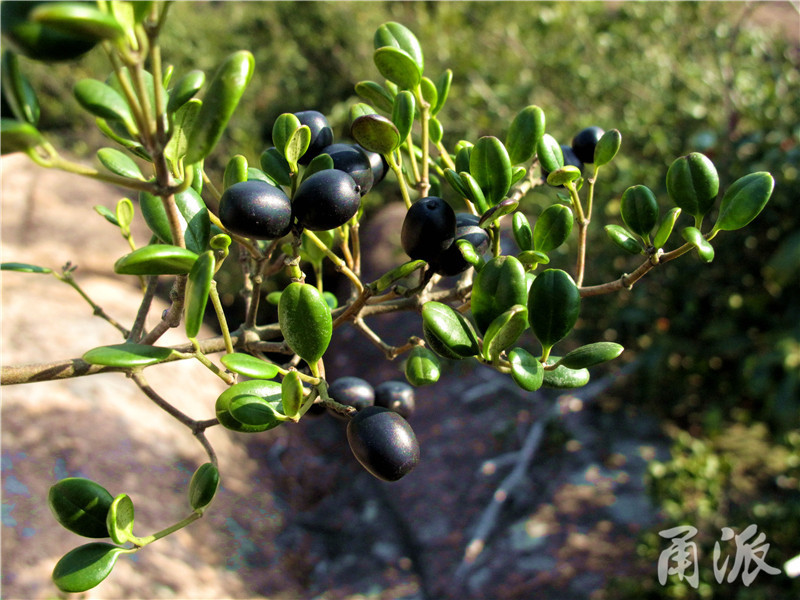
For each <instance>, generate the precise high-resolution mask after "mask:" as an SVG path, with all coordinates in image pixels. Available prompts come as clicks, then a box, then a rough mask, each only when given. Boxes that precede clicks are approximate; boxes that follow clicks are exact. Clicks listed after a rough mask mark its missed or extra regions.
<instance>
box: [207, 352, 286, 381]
mask: <svg viewBox="0 0 800 600" xmlns="http://www.w3.org/2000/svg"><path fill="white" fill-rule="evenodd" d="M220 362H221V363H222V364H223V365H225V368H227V369H228V370H229V371H233V372H234V373H239V374H240V375H245V376H247V377H252V378H253V379H273V378H274V377H275V376H276V375H277V374H278V366H277V365H273V364H272V363H270V362H267V361H265V360H261V359H260V358H257V357H255V356H250V355H249V354H244V353H241V352H233V353H231V354H224V355H223V356H222V357H221V358H220Z"/></svg>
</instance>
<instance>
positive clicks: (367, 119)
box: [350, 114, 403, 154]
mask: <svg viewBox="0 0 800 600" xmlns="http://www.w3.org/2000/svg"><path fill="white" fill-rule="evenodd" d="M350 135H352V136H353V139H355V140H356V142H358V143H359V144H360V145H361V146H362V147H364V148H366V149H367V150H370V151H372V152H377V153H378V154H390V153H391V152H393V151H394V150H395V149H397V148H399V147H400V144H402V143H403V138H402V137H400V132H399V131H398V130H397V127H396V126H395V124H394V123H392V121H390V120H389V119H387V118H386V117H382V116H381V115H375V114H372V115H362V116H360V117H358V118H357V119H356V120H354V121H353V124H352V125H351V127H350Z"/></svg>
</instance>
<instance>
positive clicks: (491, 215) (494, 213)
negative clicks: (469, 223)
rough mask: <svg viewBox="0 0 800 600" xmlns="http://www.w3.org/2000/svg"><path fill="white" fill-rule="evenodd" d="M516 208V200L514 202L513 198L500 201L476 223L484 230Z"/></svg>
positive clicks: (517, 202) (517, 206)
mask: <svg viewBox="0 0 800 600" xmlns="http://www.w3.org/2000/svg"><path fill="white" fill-rule="evenodd" d="M517 208H519V201H518V200H514V199H513V198H506V199H505V200H501V201H500V202H499V203H497V204H495V205H494V206H492V207H491V208H489V209H488V210H486V212H484V213H483V215H482V216H481V219H480V221H478V226H479V227H482V228H484V229H486V228H488V227H489V226H490V225H491V224H492V223H494V222H495V221H499V220H500V218H501V217H505V216H506V215H510V214H511V213H513V212H514V211H515V210H517Z"/></svg>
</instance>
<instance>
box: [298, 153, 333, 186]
mask: <svg viewBox="0 0 800 600" xmlns="http://www.w3.org/2000/svg"><path fill="white" fill-rule="evenodd" d="M332 168H333V159H332V158H331V155H330V154H325V153H323V154H317V155H316V156H315V157H314V158H312V159H311V162H310V163H308V165H306V168H305V169H304V170H303V179H302V181H305V180H306V179H308V178H309V177H311V176H312V175H313V174H314V173H319V172H320V171H326V170H328V169H332ZM302 181H301V183H302Z"/></svg>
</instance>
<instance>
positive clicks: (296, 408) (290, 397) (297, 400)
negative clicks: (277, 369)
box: [281, 371, 303, 418]
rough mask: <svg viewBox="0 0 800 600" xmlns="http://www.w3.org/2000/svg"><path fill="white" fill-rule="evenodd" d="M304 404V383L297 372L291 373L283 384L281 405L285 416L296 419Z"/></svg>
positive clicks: (285, 377) (284, 379)
mask: <svg viewBox="0 0 800 600" xmlns="http://www.w3.org/2000/svg"><path fill="white" fill-rule="evenodd" d="M302 404H303V382H302V380H301V379H300V375H299V374H298V373H297V371H289V372H288V373H287V374H286V375H284V377H283V381H282V382H281V405H282V406H283V414H285V415H286V416H287V417H290V418H294V417H296V416H297V414H298V413H299V412H300V406H302Z"/></svg>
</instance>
